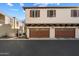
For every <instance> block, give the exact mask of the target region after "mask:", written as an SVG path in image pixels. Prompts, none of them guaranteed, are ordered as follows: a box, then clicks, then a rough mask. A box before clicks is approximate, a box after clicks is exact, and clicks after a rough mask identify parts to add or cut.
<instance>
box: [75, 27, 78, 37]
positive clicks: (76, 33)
mask: <svg viewBox="0 0 79 59" xmlns="http://www.w3.org/2000/svg"><path fill="white" fill-rule="evenodd" d="M75 38H79V28H76V29H75Z"/></svg>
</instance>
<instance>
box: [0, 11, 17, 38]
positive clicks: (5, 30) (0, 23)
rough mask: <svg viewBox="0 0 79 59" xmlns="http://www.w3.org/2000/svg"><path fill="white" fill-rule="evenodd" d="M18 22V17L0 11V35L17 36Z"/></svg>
mask: <svg viewBox="0 0 79 59" xmlns="http://www.w3.org/2000/svg"><path fill="white" fill-rule="evenodd" d="M17 28H18V24H17V21H16V18H15V19H14V17H10V16H8V15H6V14H5V13H3V12H0V37H2V36H6V35H7V36H9V37H15V36H16V33H17Z"/></svg>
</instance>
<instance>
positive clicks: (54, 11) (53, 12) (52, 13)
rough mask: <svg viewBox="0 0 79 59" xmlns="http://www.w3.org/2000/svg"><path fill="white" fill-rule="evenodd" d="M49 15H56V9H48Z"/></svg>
mask: <svg viewBox="0 0 79 59" xmlns="http://www.w3.org/2000/svg"><path fill="white" fill-rule="evenodd" d="M47 17H56V10H47Z"/></svg>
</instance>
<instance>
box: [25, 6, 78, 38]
mask: <svg viewBox="0 0 79 59" xmlns="http://www.w3.org/2000/svg"><path fill="white" fill-rule="evenodd" d="M24 10H25V12H26V13H25V14H26V19H25V32H26V34H27V38H79V7H24Z"/></svg>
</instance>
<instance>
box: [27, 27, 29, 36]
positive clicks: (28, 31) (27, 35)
mask: <svg viewBox="0 0 79 59" xmlns="http://www.w3.org/2000/svg"><path fill="white" fill-rule="evenodd" d="M27 38H29V28H27Z"/></svg>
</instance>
